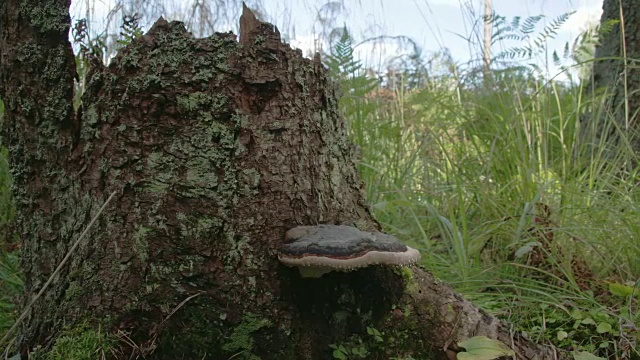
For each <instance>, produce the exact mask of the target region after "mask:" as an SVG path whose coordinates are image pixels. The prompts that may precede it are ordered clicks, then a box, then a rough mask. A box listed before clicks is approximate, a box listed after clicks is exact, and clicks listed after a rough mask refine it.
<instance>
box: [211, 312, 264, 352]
mask: <svg viewBox="0 0 640 360" xmlns="http://www.w3.org/2000/svg"><path fill="white" fill-rule="evenodd" d="M267 326H271V321H269V320H268V319H262V318H260V317H258V316H257V315H255V314H251V313H248V314H246V315H245V316H244V317H243V318H242V322H241V323H240V324H239V325H238V326H236V328H235V329H234V330H233V334H231V336H230V337H229V339H228V341H227V342H226V343H225V344H224V345H223V346H222V349H223V350H224V351H227V352H231V353H235V354H237V355H236V356H235V357H237V358H238V359H246V360H257V359H258V357H257V356H255V355H254V354H252V353H251V351H252V350H253V333H254V332H256V331H258V330H260V329H262V328H264V327H267Z"/></svg>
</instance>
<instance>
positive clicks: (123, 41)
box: [118, 14, 142, 47]
mask: <svg viewBox="0 0 640 360" xmlns="http://www.w3.org/2000/svg"><path fill="white" fill-rule="evenodd" d="M120 29H121V31H120V39H118V44H119V45H120V46H121V47H125V46H127V45H129V44H131V42H132V41H133V40H135V39H137V38H139V37H140V36H142V28H141V27H140V15H139V14H133V15H124V16H123V17H122V26H121V27H120Z"/></svg>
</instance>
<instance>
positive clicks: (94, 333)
mask: <svg viewBox="0 0 640 360" xmlns="http://www.w3.org/2000/svg"><path fill="white" fill-rule="evenodd" d="M114 343H115V340H114V339H111V338H110V337H108V336H107V335H106V334H105V333H103V332H102V331H101V330H100V329H98V330H96V329H93V328H92V327H90V326H89V325H86V324H84V325H79V326H77V327H75V328H74V329H70V330H66V331H64V332H63V333H62V335H60V336H59V337H58V338H57V339H56V343H55V344H54V345H53V347H52V348H51V351H49V352H48V353H47V356H46V359H47V360H67V359H74V360H94V359H103V358H105V357H106V356H105V355H106V354H107V353H108V352H109V348H110V347H111V346H113V344H114Z"/></svg>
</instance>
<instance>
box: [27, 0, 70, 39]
mask: <svg viewBox="0 0 640 360" xmlns="http://www.w3.org/2000/svg"><path fill="white" fill-rule="evenodd" d="M20 12H21V13H22V14H23V16H25V18H26V19H27V20H28V21H29V25H31V26H33V27H35V28H37V29H39V30H40V32H47V31H52V30H55V31H66V30H68V29H69V9H68V8H67V7H66V6H65V5H64V3H63V2H54V1H23V2H21V3H20Z"/></svg>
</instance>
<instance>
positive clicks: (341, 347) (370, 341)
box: [329, 326, 384, 360]
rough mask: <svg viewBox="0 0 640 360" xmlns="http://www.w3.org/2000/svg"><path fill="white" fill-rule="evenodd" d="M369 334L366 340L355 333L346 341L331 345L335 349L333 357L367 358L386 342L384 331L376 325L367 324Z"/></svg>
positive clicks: (344, 359) (339, 359)
mask: <svg viewBox="0 0 640 360" xmlns="http://www.w3.org/2000/svg"><path fill="white" fill-rule="evenodd" d="M367 335H368V337H367V338H366V339H364V340H363V339H362V338H361V337H360V336H357V335H354V336H351V337H349V339H347V340H346V341H344V342H341V343H339V344H331V345H329V346H330V347H331V348H332V349H333V352H332V355H333V358H334V359H338V360H348V359H366V358H367V357H368V356H369V355H370V351H371V350H372V349H373V348H378V347H379V346H381V345H382V344H383V343H384V333H382V332H380V331H379V330H377V329H376V328H374V327H371V326H367Z"/></svg>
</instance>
